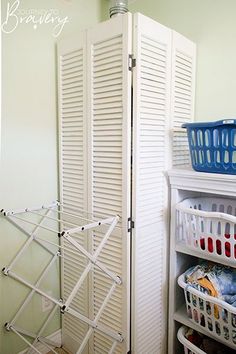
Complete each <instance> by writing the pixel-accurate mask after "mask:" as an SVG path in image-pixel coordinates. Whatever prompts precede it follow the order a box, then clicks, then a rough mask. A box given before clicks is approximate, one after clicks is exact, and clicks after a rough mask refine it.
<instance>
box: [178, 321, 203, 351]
mask: <svg viewBox="0 0 236 354" xmlns="http://www.w3.org/2000/svg"><path fill="white" fill-rule="evenodd" d="M187 331H188V328H187V327H185V326H182V327H180V329H179V330H178V333H177V337H178V340H179V341H180V343H181V344H183V346H184V354H206V352H204V351H203V350H201V349H199V348H198V347H196V345H194V344H193V343H191V342H190V341H189V340H188V339H187V338H186V337H185V334H186V333H187Z"/></svg>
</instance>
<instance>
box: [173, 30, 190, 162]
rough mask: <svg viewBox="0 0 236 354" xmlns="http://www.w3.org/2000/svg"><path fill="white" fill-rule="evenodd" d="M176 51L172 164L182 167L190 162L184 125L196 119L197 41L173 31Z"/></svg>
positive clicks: (174, 58) (174, 63) (174, 53)
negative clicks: (182, 127)
mask: <svg viewBox="0 0 236 354" xmlns="http://www.w3.org/2000/svg"><path fill="white" fill-rule="evenodd" d="M172 52H173V54H172V93H171V122H172V132H173V146H172V166H173V167H180V166H184V165H185V166H186V165H189V163H190V156H189V149H188V141H187V134H186V130H185V129H180V128H181V125H182V124H183V123H189V122H191V121H193V119H194V97H195V70H196V68H195V66H196V45H195V44H194V43H193V42H191V41H190V40H188V39H186V38H185V37H183V36H181V35H180V34H179V33H176V32H174V31H173V35H172Z"/></svg>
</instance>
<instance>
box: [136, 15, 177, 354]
mask: <svg viewBox="0 0 236 354" xmlns="http://www.w3.org/2000/svg"><path fill="white" fill-rule="evenodd" d="M170 53H171V31H170V30H169V29H167V28H165V27H164V26H161V25H159V24H158V23H156V22H154V21H153V20H151V19H149V18H147V17H145V16H142V15H140V14H136V15H135V16H134V56H135V58H136V61H137V66H136V68H135V69H134V81H133V89H134V95H133V97H134V113H133V131H134V135H133V136H134V139H133V140H134V142H133V218H134V222H135V229H134V232H133V246H132V249H133V263H132V265H133V279H132V281H133V287H132V289H133V297H132V329H131V331H132V352H133V353H135V354H143V353H157V354H164V353H166V343H165V341H166V332H165V330H166V316H167V308H166V296H165V294H166V293H167V289H166V272H167V267H166V244H167V228H166V216H165V213H166V207H167V187H166V181H165V176H164V171H165V170H166V167H167V165H166V163H167V157H168V150H167V146H168V140H167V136H168V135H167V130H168V128H169V126H168V121H169V116H170V111H169V104H170V64H171V58H170Z"/></svg>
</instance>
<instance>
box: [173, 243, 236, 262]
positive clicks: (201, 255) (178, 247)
mask: <svg viewBox="0 0 236 354" xmlns="http://www.w3.org/2000/svg"><path fill="white" fill-rule="evenodd" d="M175 250H176V252H180V253H184V254H188V255H191V256H194V257H197V258H202V259H206V260H208V261H212V262H215V263H220V264H223V265H226V266H229V267H232V268H236V261H235V262H234V263H232V261H230V260H227V259H222V256H220V255H219V257H217V256H213V255H210V254H207V253H206V254H204V253H203V252H201V251H197V250H196V251H193V250H192V249H190V248H188V247H186V246H185V244H184V243H177V244H176V246H175Z"/></svg>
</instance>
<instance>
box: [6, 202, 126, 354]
mask: <svg viewBox="0 0 236 354" xmlns="http://www.w3.org/2000/svg"><path fill="white" fill-rule="evenodd" d="M62 207H63V206H62V204H60V203H59V202H55V203H52V204H51V205H47V206H41V207H37V208H27V209H22V210H17V211H6V210H4V209H2V210H1V211H0V212H1V215H2V216H3V217H5V218H7V220H8V221H10V222H11V223H12V224H13V225H14V226H15V227H17V228H18V229H19V230H20V231H21V232H23V233H24V234H25V235H27V236H28V239H27V240H26V242H25V243H24V245H23V246H22V247H21V249H20V250H19V251H18V252H17V254H16V256H15V257H14V259H13V260H12V261H11V263H10V264H9V265H8V266H6V267H4V268H3V269H2V272H3V274H4V275H5V276H9V277H11V278H13V279H15V280H17V281H19V282H20V283H22V284H24V285H25V286H26V287H28V288H30V289H31V292H30V293H29V294H28V295H27V297H26V298H25V299H24V301H23V303H22V305H21V306H20V308H19V309H18V311H17V312H16V314H15V316H14V318H12V319H11V320H10V321H9V322H8V323H6V325H5V328H6V330H7V331H12V332H14V333H15V334H16V335H17V336H19V337H20V338H21V339H22V340H23V341H24V342H25V343H27V344H28V346H29V348H28V351H27V354H30V353H32V352H33V351H34V352H36V353H39V354H41V353H40V351H39V350H38V349H37V348H36V344H37V343H38V342H40V343H41V344H43V345H44V346H45V347H47V348H48V349H49V350H51V351H52V352H53V353H55V354H57V353H56V351H55V350H54V349H53V348H55V347H57V345H56V343H54V342H53V341H51V340H49V339H47V338H44V337H43V332H44V331H45V329H46V327H47V326H48V324H49V322H50V321H51V320H52V318H53V316H54V315H55V313H56V311H57V310H58V309H59V310H60V312H61V313H62V314H64V313H65V312H67V313H69V314H71V315H72V316H74V317H76V318H78V319H79V320H80V321H82V322H84V323H86V324H87V325H88V326H89V329H88V331H87V333H86V335H85V336H84V339H83V341H82V343H81V345H80V347H79V348H78V350H77V352H76V354H81V353H82V351H83V350H84V348H85V347H86V345H87V343H88V341H89V339H90V337H91V335H92V333H93V331H94V330H95V329H96V330H97V331H100V332H102V333H103V334H105V335H107V336H108V337H110V338H111V339H112V340H113V342H112V346H111V348H110V350H109V354H112V353H113V352H114V350H115V348H116V345H117V344H118V343H120V342H122V341H123V337H122V334H121V333H118V332H115V331H114V330H112V329H110V328H108V327H106V326H104V325H101V324H99V319H100V317H101V315H102V313H103V311H104V309H105V307H106V305H107V303H108V301H109V299H110V297H111V296H112V294H113V292H114V290H115V288H116V286H117V285H121V284H122V280H121V278H120V277H119V276H117V275H116V274H114V273H113V272H111V271H110V270H109V269H107V267H106V266H105V265H104V264H103V263H101V262H100V261H99V260H98V257H99V254H100V252H101V251H102V249H103V247H104V246H105V244H106V242H107V240H108V238H109V237H110V235H111V234H112V231H113V230H114V228H115V227H116V225H117V223H118V221H119V216H112V217H107V218H102V219H99V220H97V218H93V217H90V218H88V217H83V216H82V215H84V213H87V212H83V211H81V213H79V214H78V215H75V214H72V213H66V212H64V211H62V210H61V208H62ZM26 214H27V219H26V218H24V215H26ZM50 214H54V215H56V216H54V215H51V216H50ZM31 215H36V216H37V217H38V218H39V221H38V222H34V221H32V219H30V216H31ZM58 215H59V217H58ZM64 216H69V217H74V218H77V220H80V223H79V224H80V225H77V224H74V222H73V223H72V222H68V221H66V222H65V221H64V220H63V217H64ZM47 219H48V220H52V221H53V222H56V223H57V224H58V229H55V228H51V227H48V226H45V225H43V224H44V221H45V220H47ZM82 221H83V224H82V225H81V222H82ZM85 221H86V222H87V224H84V222H85ZM88 222H89V223H88ZM22 223H23V224H26V225H27V224H28V225H33V227H34V229H33V231H31V232H29V231H28V230H27V228H25V227H24V226H22ZM65 224H70V225H73V226H74V227H73V228H70V229H69V228H65V227H64V225H65ZM62 225H63V229H62ZM101 225H108V226H109V227H108V229H107V231H106V232H105V234H104V237H103V239H102V241H101V242H100V244H99V246H98V247H97V249H96V251H95V252H94V253H93V254H91V253H89V252H88V251H87V250H86V249H85V248H84V247H82V246H81V245H80V244H79V243H78V242H77V241H76V240H75V238H73V235H76V234H78V233H80V232H83V231H85V230H91V229H95V228H97V227H100V226H101ZM40 230H46V231H48V232H49V233H54V234H57V235H58V237H59V238H60V237H63V238H64V239H65V240H66V242H68V243H70V244H71V245H73V246H74V248H75V250H76V252H79V253H80V254H82V255H83V256H85V257H86V258H87V259H88V261H89V262H88V263H87V265H86V267H85V269H84V271H83V272H82V274H81V276H80V278H79V279H78V281H77V283H76V284H75V286H74V288H73V289H72V291H71V293H70V295H69V296H68V298H67V299H66V300H64V299H63V300H62V299H55V298H54V297H52V296H50V295H48V294H47V293H46V292H44V291H42V290H41V289H40V284H41V283H42V280H43V279H45V277H46V275H47V273H48V271H49V269H50V267H51V266H52V265H53V264H54V263H55V262H56V260H57V259H59V258H60V257H61V258H63V249H64V247H63V246H61V245H60V244H59V243H58V244H57V243H54V242H51V241H49V240H47V239H43V238H41V237H40V235H39V232H40ZM33 242H36V243H37V244H39V245H40V246H41V247H43V248H44V249H45V250H46V251H48V252H49V254H50V256H51V259H50V261H49V263H48V264H47V265H46V266H45V268H44V270H43V272H42V273H41V275H40V277H39V278H38V279H37V281H36V282H35V284H31V283H30V282H29V281H27V280H26V279H24V278H23V277H21V276H20V275H18V274H16V273H15V272H14V271H13V270H12V268H13V267H14V266H15V264H16V262H17V261H18V260H19V259H20V258H21V257H22V255H23V253H24V252H25V251H26V250H27V248H28V247H29V246H30V245H31V244H32V243H33ZM47 244H49V245H53V246H55V247H56V251H55V252H53V251H52V250H51V249H50V248H49V247H48V246H47ZM94 266H95V267H98V268H99V269H100V270H101V271H102V272H104V274H106V276H108V277H109V278H111V279H112V280H113V283H112V285H111V287H110V290H109V291H108V293H107V295H106V297H105V299H104V301H103V303H102V305H101V307H100V309H99V311H98V312H97V314H96V316H95V318H93V319H90V318H88V317H86V316H84V315H82V314H81V313H79V312H78V311H75V310H74V309H72V308H71V303H72V301H73V299H74V297H75V296H76V294H77V293H78V291H79V289H80V287H81V286H82V284H83V282H84V280H85V279H86V277H87V275H88V274H89V272H90V271H91V270H93V267H94ZM35 293H38V294H39V295H41V296H44V297H45V298H47V299H49V300H50V301H51V302H52V303H53V304H54V306H53V308H52V310H51V312H50V313H49V315H48V317H47V318H46V320H45V322H44V324H43V325H42V327H41V328H40V329H39V331H38V333H37V334H35V333H31V332H29V331H28V330H25V329H23V328H19V327H18V326H17V325H16V321H17V319H18V318H19V316H20V314H21V313H22V312H23V311H24V310H25V308H26V306H27V305H28V304H29V302H30V301H31V299H32V297H33V295H34V294H35ZM26 337H29V338H32V343H31V342H30V341H29V340H28V339H27V338H26Z"/></svg>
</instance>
